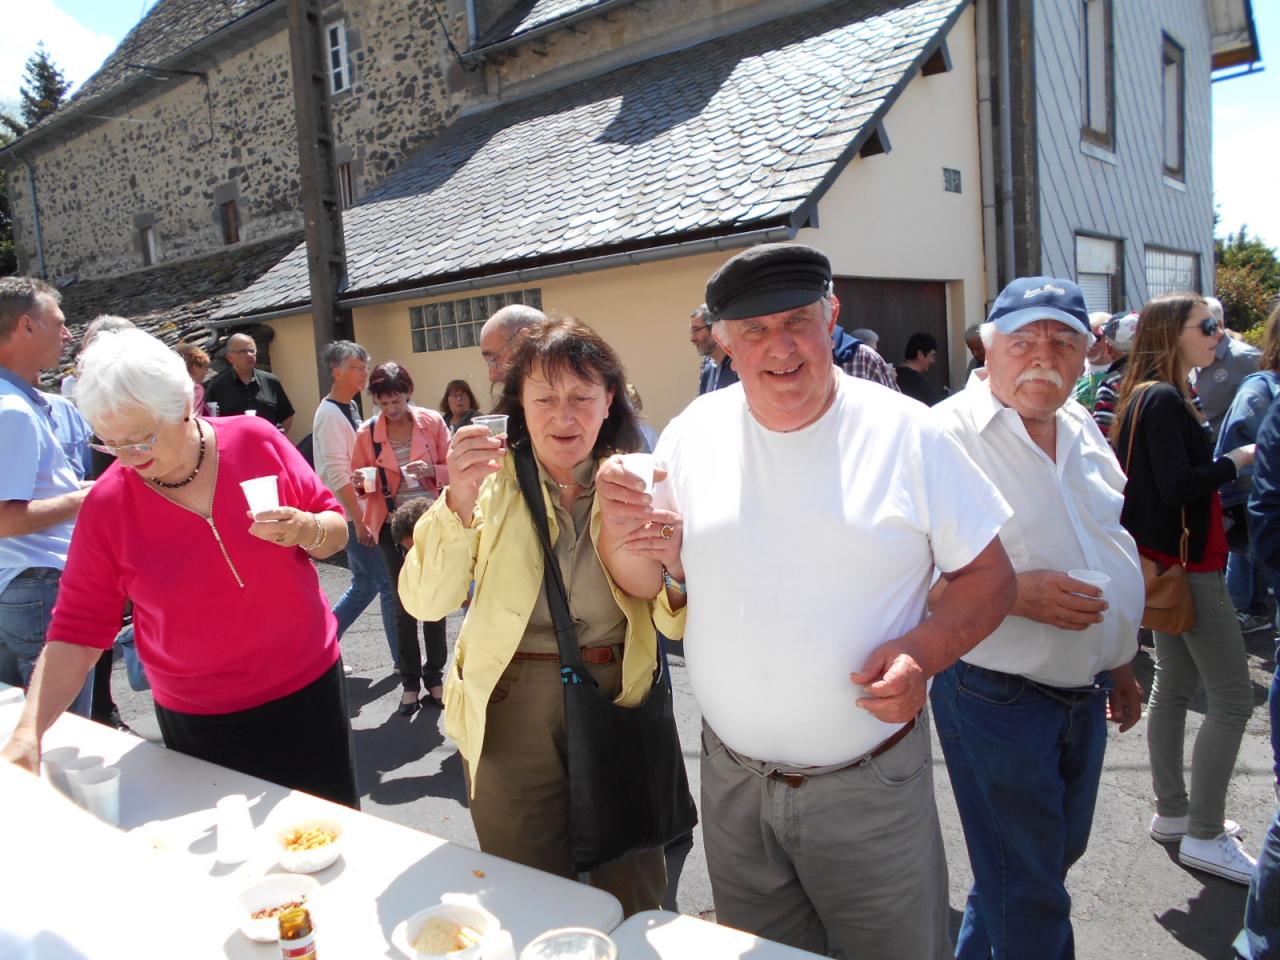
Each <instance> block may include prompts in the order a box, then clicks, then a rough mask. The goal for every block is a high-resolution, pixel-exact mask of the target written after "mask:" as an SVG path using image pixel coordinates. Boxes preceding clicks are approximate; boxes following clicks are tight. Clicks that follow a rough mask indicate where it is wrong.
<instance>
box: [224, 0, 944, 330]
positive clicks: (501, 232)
mask: <svg viewBox="0 0 1280 960" xmlns="http://www.w3.org/2000/svg"><path fill="white" fill-rule="evenodd" d="M965 5H966V0H914V2H905V0H899V2H891V0H835V2H833V3H831V4H829V5H827V6H825V7H822V8H819V9H816V10H812V11H810V12H807V13H805V14H802V15H799V16H793V17H789V18H786V19H784V20H779V21H774V22H772V23H767V24H765V25H763V26H760V27H756V28H753V29H751V30H747V31H743V32H741V33H738V34H735V35H732V36H729V37H724V38H721V39H718V40H714V41H711V42H709V43H704V44H701V45H699V46H696V47H692V48H689V49H686V50H682V51H680V52H677V53H673V54H668V55H665V56H662V57H658V58H655V59H652V60H649V61H646V62H644V63H639V64H635V65H633V66H629V67H624V68H622V69H620V70H616V71H614V72H613V73H610V74H607V75H605V76H603V77H597V78H594V79H591V80H588V81H584V82H582V83H578V84H575V85H573V86H570V87H566V88H563V89H561V90H558V91H555V92H553V93H549V94H546V95H543V96H539V97H536V98H531V99H529V100H524V101H518V102H514V103H511V104H508V105H505V106H502V107H498V108H495V109H494V110H492V111H490V112H488V113H483V114H477V115H473V116H471V117H467V118H464V119H462V120H459V121H458V122H457V123H455V124H454V125H453V126H451V127H449V128H447V129H446V130H444V131H443V132H442V133H441V134H440V135H439V136H438V137H436V138H435V140H433V141H432V142H431V143H429V144H427V145H426V146H425V147H424V148H423V149H422V150H421V151H420V152H418V153H417V154H415V155H414V156H412V157H410V158H409V160H407V161H406V162H405V164H404V166H403V167H402V168H401V169H400V170H399V171H397V172H396V173H395V174H393V175H392V176H391V177H389V178H388V179H387V180H385V181H384V182H383V183H382V184H380V185H379V186H378V187H377V188H375V189H374V190H372V191H370V193H369V194H368V195H367V196H366V198H365V199H364V200H363V201H362V202H361V203H360V205H358V206H356V207H354V208H353V209H350V210H348V211H346V213H345V214H344V221H345V238H346V249H347V272H348V286H347V289H346V290H345V291H344V296H347V297H350V296H352V295H355V294H360V293H368V292H373V291H379V292H383V291H387V290H396V289H405V288H408V287H412V286H419V285H422V284H424V283H426V282H431V283H436V282H447V281H449V280H454V279H462V278H465V277H470V276H477V275H483V274H490V273H500V272H504V271H507V270H512V269H517V268H523V267H528V266H533V265H537V264H543V263H549V262H555V261H556V260H567V259H575V258H577V257H581V256H595V255H600V254H604V253H609V252H616V251H619V250H627V249H636V248H640V247H644V246H653V245H656V244H662V243H671V242H676V241H679V240H683V239H689V238H693V237H699V236H717V235H723V234H729V233H736V232H742V231H745V230H750V229H755V228H758V227H763V226H770V225H776V224H782V223H790V222H791V220H792V218H793V217H798V215H799V213H800V212H801V210H802V208H803V207H804V206H805V203H806V201H808V200H809V199H810V198H811V197H812V196H815V195H817V194H818V193H820V192H821V191H823V190H825V188H826V186H829V184H830V180H831V179H833V178H834V176H835V174H836V173H838V172H839V169H840V165H841V163H842V162H846V161H847V159H848V156H849V154H850V150H851V148H852V147H853V145H854V144H855V140H856V138H857V137H858V134H859V132H860V131H862V130H863V129H864V128H865V127H866V126H867V124H868V122H869V121H871V120H872V119H874V118H876V116H877V114H878V113H879V112H881V111H882V110H883V109H886V108H887V105H888V103H889V102H891V100H890V98H891V95H893V94H895V91H896V89H897V88H899V87H900V86H901V85H903V84H905V83H906V81H907V80H909V79H910V76H911V75H912V71H913V69H914V66H915V65H917V64H918V63H920V62H921V61H922V60H923V58H924V56H925V54H927V53H928V52H929V51H930V50H931V48H932V47H933V46H934V45H935V44H934V41H935V40H936V39H937V38H938V36H939V34H940V32H941V31H942V30H943V29H944V28H945V27H946V26H948V25H949V24H950V23H951V22H952V20H953V18H954V17H956V16H958V15H959V13H960V11H961V9H962V8H963V7H964V6H965ZM308 299H309V297H308V288H307V268H306V251H305V248H301V247H300V248H299V249H297V250H294V251H293V253H291V254H290V255H289V256H288V257H287V258H285V260H284V261H282V262H281V263H280V264H278V265H277V266H276V267H274V268H273V269H272V270H270V271H269V272H268V273H267V274H266V276H264V277H263V278H262V279H261V280H260V281H259V282H258V283H256V284H254V285H253V286H252V287H250V288H249V289H248V290H246V291H245V292H244V293H243V294H241V295H240V296H237V297H235V298H234V299H233V300H232V301H231V302H230V303H229V304H228V305H227V306H226V307H225V308H224V309H223V310H222V311H221V312H220V316H240V315H245V314H250V313H256V312H265V311H268V310H273V309H279V308H285V307H292V306H295V305H299V304H305V303H306V302H307V301H308Z"/></svg>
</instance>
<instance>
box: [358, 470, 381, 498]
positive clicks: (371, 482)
mask: <svg viewBox="0 0 1280 960" xmlns="http://www.w3.org/2000/svg"><path fill="white" fill-rule="evenodd" d="M359 472H360V485H361V486H363V487H364V492H365V493H373V492H374V491H375V490H377V489H378V468H377V467H360V468H359Z"/></svg>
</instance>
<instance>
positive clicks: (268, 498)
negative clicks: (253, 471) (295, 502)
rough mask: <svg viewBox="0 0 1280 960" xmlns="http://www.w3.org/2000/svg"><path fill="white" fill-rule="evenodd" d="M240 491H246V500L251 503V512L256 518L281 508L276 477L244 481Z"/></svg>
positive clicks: (241, 483)
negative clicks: (268, 511) (263, 513)
mask: <svg viewBox="0 0 1280 960" xmlns="http://www.w3.org/2000/svg"><path fill="white" fill-rule="evenodd" d="M240 489H241V490H243V491H244V498H245V499H246V500H248V501H249V512H250V513H252V514H253V515H254V516H255V517H256V516H257V515H258V514H260V513H262V512H263V511H264V510H275V509H276V508H277V507H279V506H280V491H279V489H278V487H277V486H276V478H275V477H274V476H271V477H254V478H253V479H252V480H242V481H241V482H240Z"/></svg>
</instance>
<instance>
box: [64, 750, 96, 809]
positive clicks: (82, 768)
mask: <svg viewBox="0 0 1280 960" xmlns="http://www.w3.org/2000/svg"><path fill="white" fill-rule="evenodd" d="M101 766H102V758H101V757H77V758H76V759H75V760H69V761H68V762H66V763H64V764H63V765H62V772H63V773H64V774H66V777H67V785H68V786H69V787H70V788H71V799H72V800H74V801H75V802H76V803H78V804H80V806H82V807H83V806H84V805H85V800H84V791H83V790H81V789H80V778H81V776H83V775H84V774H85V773H87V772H88V771H90V770H97V769H98V768H99V767H101Z"/></svg>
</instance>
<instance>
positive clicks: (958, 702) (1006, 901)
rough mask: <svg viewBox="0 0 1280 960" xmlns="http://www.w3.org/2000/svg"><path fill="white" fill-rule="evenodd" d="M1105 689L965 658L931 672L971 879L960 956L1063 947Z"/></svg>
mask: <svg viewBox="0 0 1280 960" xmlns="http://www.w3.org/2000/svg"><path fill="white" fill-rule="evenodd" d="M1106 686H1109V684H1108V685H1104V686H1103V687H1102V688H1100V689H1099V690H1098V691H1097V692H1088V693H1077V692H1074V691H1072V692H1068V691H1054V690H1052V689H1051V688H1048V687H1043V686H1038V685H1036V684H1033V683H1030V682H1029V681H1027V680H1025V679H1023V678H1022V677H1018V676H1013V675H1010V674H1004V673H997V672H995V671H992V670H983V669H982V668H980V667H974V666H970V665H969V664H967V663H964V662H958V663H956V664H954V665H953V666H952V667H951V668H950V669H948V670H945V671H943V672H942V673H940V674H938V675H937V676H936V677H934V679H933V689H932V691H931V692H930V695H929V699H930V702H931V703H932V705H933V715H934V722H935V723H936V725H937V729H938V739H939V741H940V742H941V744H942V752H943V755H944V756H945V757H946V760H947V773H948V774H949V776H950V778H951V786H952V789H953V791H954V792H955V798H956V806H957V808H958V809H959V811H960V823H961V826H963V827H964V836H965V842H966V844H967V845H968V848H969V864H970V866H971V867H972V868H973V878H974V882H973V888H972V889H971V890H970V891H969V899H968V903H967V904H966V905H965V912H964V921H963V923H962V924H961V927H960V935H959V937H958V938H957V940H956V957H957V958H959V960H974V958H979V957H982V958H988V957H995V958H1005V957H1012V958H1018V957H1037V958H1042V960H1057V958H1068V957H1072V956H1073V955H1074V949H1075V946H1074V936H1073V934H1072V930H1071V898H1070V896H1068V894H1067V889H1066V885H1065V880H1066V876H1067V870H1068V869H1070V867H1071V865H1072V864H1073V863H1075V862H1076V861H1077V860H1079V859H1080V857H1081V856H1083V854H1084V851H1085V848H1086V846H1088V842H1089V830H1090V828H1091V827H1092V825H1093V808H1094V803H1095V801H1096V800H1097V797H1098V780H1099V778H1100V777H1101V775H1102V756H1103V752H1104V750H1105V749H1106V743H1107V730H1106V727H1107V719H1106V696H1105V692H1106V690H1105V687H1106Z"/></svg>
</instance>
